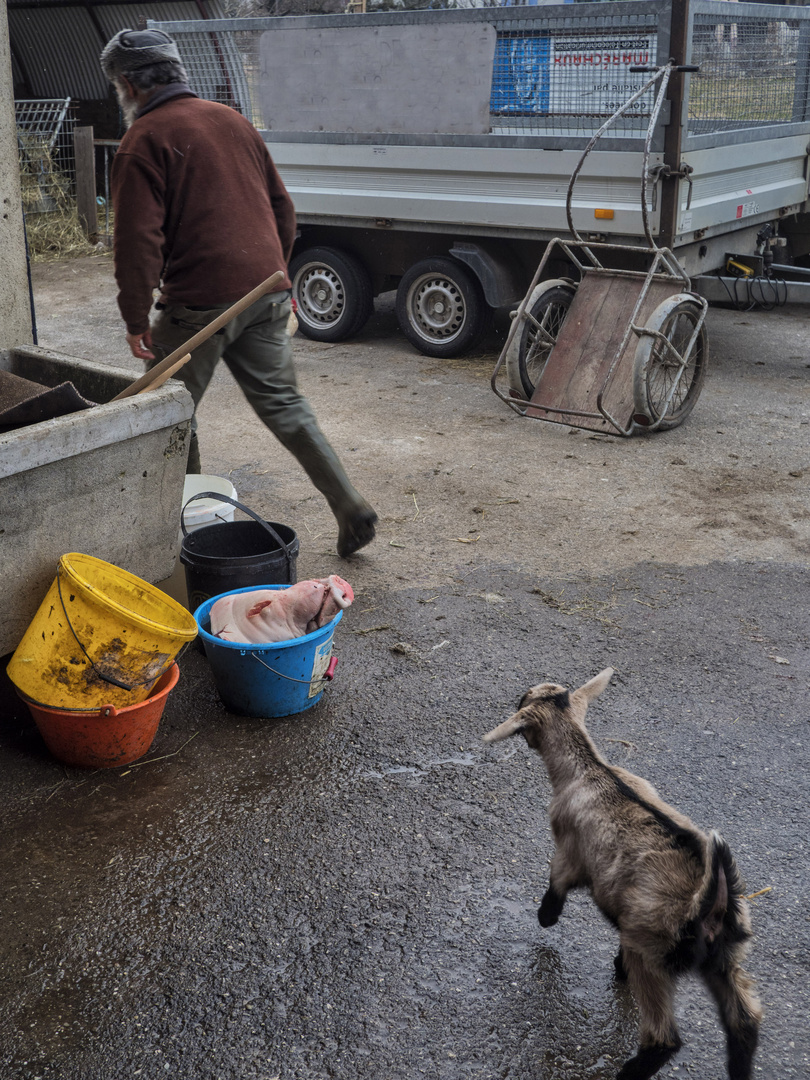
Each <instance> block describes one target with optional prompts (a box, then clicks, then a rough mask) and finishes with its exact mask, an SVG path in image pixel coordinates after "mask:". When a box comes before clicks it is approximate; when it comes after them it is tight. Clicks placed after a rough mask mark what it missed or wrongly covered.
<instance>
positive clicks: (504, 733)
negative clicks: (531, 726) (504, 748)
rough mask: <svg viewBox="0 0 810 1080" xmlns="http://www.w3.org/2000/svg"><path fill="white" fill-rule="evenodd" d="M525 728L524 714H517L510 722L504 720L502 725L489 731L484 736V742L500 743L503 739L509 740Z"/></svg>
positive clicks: (511, 717)
mask: <svg viewBox="0 0 810 1080" xmlns="http://www.w3.org/2000/svg"><path fill="white" fill-rule="evenodd" d="M523 727H524V716H523V712H522V711H521V712H516V713H515V714H514V716H510V717H509V719H508V720H504V722H503V723H502V724H499V725H498V727H496V728H495V729H494V730H493V731H488V732H487V733H486V735H485V736H484V742H500V741H501V739H508V738H510V737H511V736H512V735H517V734H518V732H520V731H522V730H523Z"/></svg>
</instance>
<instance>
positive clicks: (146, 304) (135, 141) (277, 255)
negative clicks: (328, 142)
mask: <svg viewBox="0 0 810 1080" xmlns="http://www.w3.org/2000/svg"><path fill="white" fill-rule="evenodd" d="M112 199H113V209H114V212H115V244H114V255H115V279H116V281H117V283H118V288H119V293H118V306H119V308H120V309H121V314H122V316H123V317H124V322H125V323H126V325H127V330H128V331H129V333H131V334H143V333H144V332H145V331H146V330H147V329H148V326H149V310H150V308H151V306H152V299H153V297H152V291H153V289H155V288H157V287H158V286H161V288H162V291H161V298H162V299H164V300H165V301H166V302H168V303H177V304H183V305H186V306H193V307H197V306H214V305H216V304H227V303H232V302H234V301H236V300H239V299H240V298H241V297H242V296H244V295H245V293H248V292H250V290H251V289H253V288H255V287H256V286H257V285H259V284H260V283H261V282H262V281H264V280H265V278H267V277H269V276H270V275H271V274H272V273H274V272H275V271H276V270H284V271H285V272H286V268H287V261H288V260H289V257H290V253H291V251H292V246H293V241H294V239H295V210H294V208H293V203H292V199H291V198H290V196H289V195H288V194H287V190H286V188H285V187H284V184H283V183H282V180H281V177H280V176H279V174H278V172H277V170H276V167H275V165H274V164H273V161H272V159H271V157H270V154H269V153H268V150H267V147H266V146H265V143H264V140H263V139H262V137H261V136H260V135H259V133H258V132H257V131H256V129H255V128H254V127H253V125H252V124H250V123H249V122H248V121H247V120H246V119H245V118H244V117H243V116H241V115H240V114H239V113H237V112H235V111H234V110H233V109H230V108H228V107H227V106H226V105H218V104H216V103H215V102H213V101H203V100H202V99H200V98H197V97H193V96H185V95H183V96H175V97H172V98H170V99H169V100H167V101H165V102H163V103H162V104H160V105H158V106H157V107H155V108H152V109H150V110H149V111H147V112H146V113H144V114H142V115H140V116H139V117H138V119H137V120H136V121H135V122H134V124H133V125H132V127H131V128H130V129H129V131H127V133H126V135H125V136H124V138H123V139H122V140H121V146H120V147H119V149H118V152H117V153H116V155H115V159H114V161H113V168H112ZM289 287H290V281H289V278H286V277H285V280H284V281H283V282H281V284H280V285H279V286H278V291H281V290H282V289H288V288H289Z"/></svg>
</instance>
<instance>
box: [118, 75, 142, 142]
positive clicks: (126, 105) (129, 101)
mask: <svg viewBox="0 0 810 1080" xmlns="http://www.w3.org/2000/svg"><path fill="white" fill-rule="evenodd" d="M115 93H116V95H117V97H118V104H119V105H120V106H121V112H122V113H123V114H124V124H125V126H126V128H127V131H128V130H129V129H130V128H131V127H132V125H133V124H134V123H135V118H136V116H137V115H138V110H139V109H140V105H139V104H138V102H137V101H136V100H135V98H134V97H130V95H129V94H128V93H127V90H126V87H124V86H121V85H120V84H119V83H115Z"/></svg>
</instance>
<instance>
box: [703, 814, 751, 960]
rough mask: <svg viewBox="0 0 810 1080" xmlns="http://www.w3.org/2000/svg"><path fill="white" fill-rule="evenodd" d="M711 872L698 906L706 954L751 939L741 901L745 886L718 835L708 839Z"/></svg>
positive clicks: (727, 847) (743, 901)
mask: <svg viewBox="0 0 810 1080" xmlns="http://www.w3.org/2000/svg"><path fill="white" fill-rule="evenodd" d="M709 857H710V859H711V870H710V873H709V880H708V883H707V885H706V889H705V891H704V893H703V902H702V903H701V905H700V915H699V919H700V926H701V930H702V931H703V934H702V936H703V939H704V942H705V944H706V946H707V949H708V951H709V952H712V951H713V950H712V945H713V944H714V943H715V942H716V943H718V944H719V943H720V942H721V941H722V944H723V946H731V945H735V944H741V943H742V942H744V941H747V940H748V939H749V938H750V937H751V929H750V926H749V922H748V913H747V910H746V906H745V900H744V888H745V886H744V884H743V880H742V876H741V875H740V871H739V870H738V869H737V864H736V862H735V861H734V856H733V855H732V854H731V851H730V849H729V846H728V844H727V843H726V842H725V840H724V839H723V838H722V836H720V835H719V834H718V833H716V832H713V833H712V835H711V846H710V855H709Z"/></svg>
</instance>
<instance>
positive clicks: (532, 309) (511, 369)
mask: <svg viewBox="0 0 810 1080" xmlns="http://www.w3.org/2000/svg"><path fill="white" fill-rule="evenodd" d="M575 292H576V288H575V286H573V285H572V284H570V282H568V281H564V280H562V279H560V278H552V279H550V280H549V281H541V282H540V284H539V285H537V286H535V288H534V290H533V291H532V295H531V296H530V297H529V302H528V304H527V305H526V311H525V316H524V317H525V322H524V323H523V326H522V327H518V329H517V330H516V331H515V336H514V337H513V338H512V341H511V342H510V345H509V350H508V352H507V354H506V378H507V381H508V383H509V386H510V387H511V389H512V390H514V391H515V393H517V394H520V395H521V397H524V396H525V398H526V400H527V401H530V400H531V396H532V394H533V393H534V390H535V387H536V386H537V384H538V382H539V381H540V376H541V375H542V374H543V369H544V368H545V366H546V361H547V360H548V358H549V356H550V355H551V350H552V349H553V348H554V345H555V344H556V341H557V337H558V335H559V333H560V328H561V327H562V324H563V321H564V319H565V316H566V315H567V314H568V309H569V308H570V307H571V301H572V300H573V299H574V293H575Z"/></svg>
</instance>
